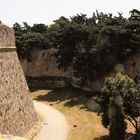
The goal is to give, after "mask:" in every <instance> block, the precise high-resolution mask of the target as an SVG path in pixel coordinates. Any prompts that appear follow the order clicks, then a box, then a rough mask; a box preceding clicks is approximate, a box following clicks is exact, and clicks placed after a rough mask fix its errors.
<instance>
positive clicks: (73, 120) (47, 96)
mask: <svg viewBox="0 0 140 140" xmlns="http://www.w3.org/2000/svg"><path fill="white" fill-rule="evenodd" d="M31 94H32V97H33V99H35V100H38V101H41V102H44V103H46V104H49V105H50V106H53V107H54V108H56V109H58V110H59V111H60V112H62V113H63V114H64V115H65V116H66V119H67V121H68V122H69V127H70V131H69V135H68V140H105V139H106V137H107V134H108V131H107V130H106V129H105V128H103V126H102V125H101V118H100V117H99V116H97V115H96V113H94V112H90V111H89V110H87V108H86V102H87V100H88V99H89V97H90V96H91V95H90V94H89V93H88V92H84V91H81V90H78V89H63V90H53V91H52V90H33V91H32V92H31ZM130 129H131V127H130Z"/></svg>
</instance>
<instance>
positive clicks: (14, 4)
mask: <svg viewBox="0 0 140 140" xmlns="http://www.w3.org/2000/svg"><path fill="white" fill-rule="evenodd" d="M96 9H97V10H98V11H99V12H105V13H113V14H115V15H116V14H117V12H123V14H124V16H125V17H128V16H129V11H130V10H132V9H138V10H140V0H0V20H1V21H2V22H3V23H4V24H6V25H9V26H12V25H13V24H14V23H15V22H18V23H22V22H23V21H25V22H27V23H28V24H30V25H32V24H34V23H44V24H47V25H49V24H52V23H53V20H56V19H58V18H59V17H60V16H65V17H67V18H69V17H70V16H74V15H76V14H80V13H83V14H87V15H88V16H92V13H93V12H95V11H96Z"/></svg>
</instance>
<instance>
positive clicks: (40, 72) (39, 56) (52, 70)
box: [20, 49, 140, 91]
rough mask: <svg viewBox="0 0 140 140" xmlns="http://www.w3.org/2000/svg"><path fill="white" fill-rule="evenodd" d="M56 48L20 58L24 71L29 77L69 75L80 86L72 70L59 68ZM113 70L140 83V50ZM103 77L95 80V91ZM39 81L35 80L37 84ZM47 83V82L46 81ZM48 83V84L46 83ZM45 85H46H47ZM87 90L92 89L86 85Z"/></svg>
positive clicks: (76, 85)
mask: <svg viewBox="0 0 140 140" xmlns="http://www.w3.org/2000/svg"><path fill="white" fill-rule="evenodd" d="M54 53H55V50H54V49H49V50H33V52H32V61H31V62H27V60H20V62H21V65H22V67H23V70H24V73H25V75H26V76H29V77H41V76H58V77H61V76H62V77H67V78H70V79H71V84H72V85H73V86H75V87H79V85H78V82H77V81H78V80H77V79H76V78H75V77H74V76H73V72H72V70H68V71H66V72H64V71H62V70H59V69H58V67H57V62H56V59H55V57H54V56H53V54H54ZM113 72H115V73H117V72H123V73H126V74H128V75H129V76H131V77H132V78H135V77H136V78H137V80H138V79H139V83H140V51H138V52H137V53H136V54H135V55H133V56H131V57H130V58H128V59H127V60H126V61H125V62H124V63H123V64H117V65H116V66H115V67H114V70H113ZM103 79H104V78H103V77H102V78H101V79H98V80H96V81H94V82H93V91H99V89H100V88H101V87H102V85H103ZM36 83H38V82H35V84H36ZM46 83H47V82H46ZM45 85H47V84H45ZM45 85H44V86H45ZM84 89H85V90H90V89H89V87H84Z"/></svg>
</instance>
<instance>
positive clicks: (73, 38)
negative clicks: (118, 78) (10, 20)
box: [13, 9, 140, 90]
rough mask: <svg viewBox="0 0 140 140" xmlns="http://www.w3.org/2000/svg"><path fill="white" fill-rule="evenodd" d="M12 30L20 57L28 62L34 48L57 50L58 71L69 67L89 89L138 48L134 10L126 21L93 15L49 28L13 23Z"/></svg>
mask: <svg viewBox="0 0 140 140" xmlns="http://www.w3.org/2000/svg"><path fill="white" fill-rule="evenodd" d="M13 29H14V30H15V35H16V46H17V48H18V55H19V57H22V58H27V60H31V51H32V49H34V48H39V49H47V48H50V47H53V48H56V49H57V53H56V55H55V56H56V59H57V63H58V67H59V68H60V69H64V70H67V69H68V68H69V67H71V68H72V69H73V71H74V73H75V76H76V77H78V78H79V79H80V81H81V84H83V85H86V84H87V85H88V86H91V87H92V84H93V81H94V80H96V79H98V78H100V77H102V76H104V75H106V74H107V73H109V72H110V71H111V70H112V68H113V67H114V65H115V64H116V63H123V61H124V60H125V59H126V58H127V57H129V56H130V55H133V54H134V53H135V52H136V51H137V50H138V49H139V48H140V12H139V11H138V10H136V9H133V10H132V11H131V12H130V17H129V18H128V19H126V18H124V17H123V15H122V14H121V13H118V16H113V15H112V14H104V13H102V12H101V13H99V12H98V11H96V13H93V16H92V17H89V18H88V17H87V16H86V15H85V14H80V15H79V14H77V15H76V16H73V17H70V19H67V18H65V17H63V16H62V17H60V18H59V19H58V20H55V21H54V23H53V24H52V25H50V26H46V25H44V24H34V25H33V26H32V27H31V26H29V25H28V24H27V23H26V22H24V23H23V26H21V25H20V24H18V23H15V24H14V25H13ZM91 90H92V88H91Z"/></svg>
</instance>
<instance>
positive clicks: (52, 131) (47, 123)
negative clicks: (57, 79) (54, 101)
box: [34, 101, 68, 140]
mask: <svg viewBox="0 0 140 140" xmlns="http://www.w3.org/2000/svg"><path fill="white" fill-rule="evenodd" d="M34 106H35V109H36V111H37V112H38V113H39V114H40V115H41V116H42V117H43V120H44V122H43V123H42V129H41V130H40V132H39V133H38V135H37V136H36V137H35V138H34V140H66V138H67V134H68V124H67V122H66V119H65V117H64V116H63V114H61V113H60V112H59V111H57V110H56V109H54V108H52V107H50V106H48V105H46V104H43V103H40V102H37V101H34Z"/></svg>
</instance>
